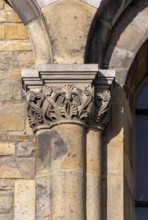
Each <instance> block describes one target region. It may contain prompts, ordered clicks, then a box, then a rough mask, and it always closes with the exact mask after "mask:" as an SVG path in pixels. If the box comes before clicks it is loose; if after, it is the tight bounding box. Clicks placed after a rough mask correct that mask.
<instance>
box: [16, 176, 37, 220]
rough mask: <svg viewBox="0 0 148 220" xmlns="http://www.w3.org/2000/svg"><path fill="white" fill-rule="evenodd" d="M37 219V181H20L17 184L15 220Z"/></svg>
mask: <svg viewBox="0 0 148 220" xmlns="http://www.w3.org/2000/svg"><path fill="white" fill-rule="evenodd" d="M20 219H22V220H34V219H35V181H34V180H18V181H16V182H15V195H14V217H13V220H20Z"/></svg>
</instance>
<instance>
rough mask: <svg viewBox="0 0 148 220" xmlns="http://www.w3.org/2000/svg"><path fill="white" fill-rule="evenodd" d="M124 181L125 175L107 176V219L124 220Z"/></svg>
mask: <svg viewBox="0 0 148 220" xmlns="http://www.w3.org/2000/svg"><path fill="white" fill-rule="evenodd" d="M123 179H124V177H123V175H119V174H118V175H117V174H111V175H108V176H107V207H108V208H107V219H111V220H112V219H118V220H124V209H123V201H124V198H123V196H124V190H123V185H124V183H123V181H124V180H123ZM115 201H116V202H115ZM117 204H118V205H117Z"/></svg>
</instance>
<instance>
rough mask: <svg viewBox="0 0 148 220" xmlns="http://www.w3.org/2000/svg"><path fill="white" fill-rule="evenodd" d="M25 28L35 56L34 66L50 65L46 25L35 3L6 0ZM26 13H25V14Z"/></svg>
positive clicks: (50, 52) (50, 54) (50, 58)
mask: <svg viewBox="0 0 148 220" xmlns="http://www.w3.org/2000/svg"><path fill="white" fill-rule="evenodd" d="M6 2H7V3H9V4H10V5H11V6H12V8H13V9H14V11H16V13H17V14H18V16H19V17H20V18H21V20H22V22H23V23H24V25H25V26H26V28H27V30H28V33H29V36H30V39H31V42H32V45H33V50H34V55H35V63H36V66H38V65H40V64H46V63H52V62H53V59H52V51H51V44H50V40H49V36H48V33H47V31H46V24H45V21H44V19H43V17H42V13H41V10H40V8H39V7H38V5H37V4H36V2H35V1H30V0H23V1H18V0H7V1H6ZM26 12H27V13H26Z"/></svg>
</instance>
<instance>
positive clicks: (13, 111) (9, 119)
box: [0, 104, 25, 131]
mask: <svg viewBox="0 0 148 220" xmlns="http://www.w3.org/2000/svg"><path fill="white" fill-rule="evenodd" d="M24 114H25V107H24V104H9V105H8V104H3V105H0V130H9V131H17V130H18V131H22V130H24Z"/></svg>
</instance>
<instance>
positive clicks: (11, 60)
mask: <svg viewBox="0 0 148 220" xmlns="http://www.w3.org/2000/svg"><path fill="white" fill-rule="evenodd" d="M0 63H1V65H0V70H5V71H6V70H8V69H9V70H10V69H14V68H19V62H18V59H17V55H16V54H15V53H13V52H3V51H1V52H0Z"/></svg>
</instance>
